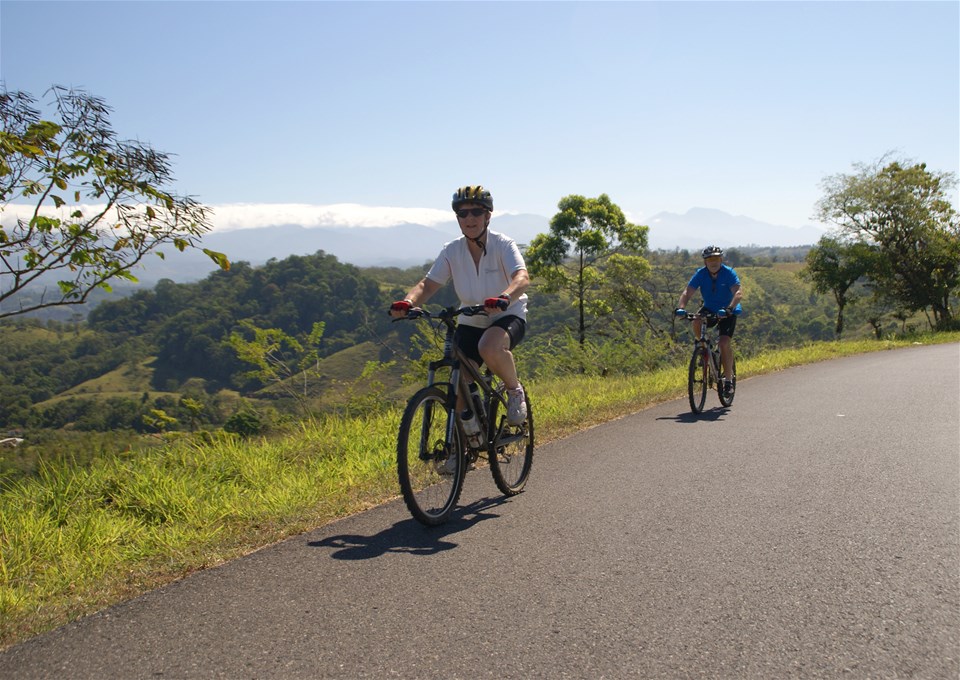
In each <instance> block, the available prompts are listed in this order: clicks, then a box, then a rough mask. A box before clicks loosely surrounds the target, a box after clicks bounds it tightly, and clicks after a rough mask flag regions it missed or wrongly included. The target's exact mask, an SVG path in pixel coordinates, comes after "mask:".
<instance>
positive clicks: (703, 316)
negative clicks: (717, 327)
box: [681, 312, 726, 321]
mask: <svg viewBox="0 0 960 680" xmlns="http://www.w3.org/2000/svg"><path fill="white" fill-rule="evenodd" d="M681 318H683V319H686V320H687V321H693V320H694V319H703V320H704V321H711V320H713V319H718V320H719V319H723V318H726V317H722V316H720V315H719V314H713V313H711V312H704V313H702V314H697V313H695V312H684V315H683V316H682V317H681Z"/></svg>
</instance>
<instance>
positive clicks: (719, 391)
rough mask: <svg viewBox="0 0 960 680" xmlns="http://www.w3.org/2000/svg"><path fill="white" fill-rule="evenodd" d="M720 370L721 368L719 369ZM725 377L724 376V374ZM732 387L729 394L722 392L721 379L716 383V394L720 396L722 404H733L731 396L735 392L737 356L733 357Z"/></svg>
mask: <svg viewBox="0 0 960 680" xmlns="http://www.w3.org/2000/svg"><path fill="white" fill-rule="evenodd" d="M721 370H722V369H721ZM724 377H726V376H724ZM731 381H732V382H733V389H732V390H730V394H729V395H727V394H724V392H723V380H719V381H717V382H718V385H717V394H718V395H719V396H720V403H721V404H723V405H724V406H731V405H732V404H733V398H734V396H736V394H737V358H736V357H734V358H733V378H732V379H731Z"/></svg>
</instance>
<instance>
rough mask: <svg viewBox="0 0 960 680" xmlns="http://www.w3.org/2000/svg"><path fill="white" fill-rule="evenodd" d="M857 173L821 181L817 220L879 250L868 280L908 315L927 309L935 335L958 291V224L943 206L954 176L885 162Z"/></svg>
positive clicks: (948, 318) (946, 323)
mask: <svg viewBox="0 0 960 680" xmlns="http://www.w3.org/2000/svg"><path fill="white" fill-rule="evenodd" d="M854 168H855V169H856V172H855V173H854V174H851V175H843V174H840V175H833V176H830V177H828V178H826V179H825V180H824V182H823V188H824V191H825V195H824V197H823V198H822V199H821V200H820V202H819V204H818V210H819V216H820V218H821V219H822V220H823V221H824V222H828V223H831V224H834V225H836V226H837V227H838V228H839V230H840V233H841V234H842V235H843V236H844V237H846V238H848V239H850V240H853V241H858V242H861V243H865V244H869V245H873V246H876V253H877V257H876V258H875V259H874V260H873V266H871V268H870V271H869V277H870V279H871V280H872V281H873V282H874V283H875V287H876V291H877V293H878V294H879V295H882V296H886V297H888V298H889V299H891V300H893V301H895V302H897V303H898V304H899V305H900V306H902V307H904V308H905V309H906V310H907V311H910V312H913V311H919V310H927V309H929V310H930V311H931V312H932V313H933V318H934V325H935V326H936V327H937V328H949V327H950V326H951V325H952V324H953V318H954V314H953V310H952V309H951V304H950V300H951V296H952V295H953V294H955V291H956V290H957V287H958V284H960V219H958V216H957V213H956V211H955V209H954V208H953V206H952V205H951V204H950V202H949V200H948V199H947V193H948V191H949V190H950V189H952V188H953V187H955V186H956V176H955V175H954V174H953V173H945V172H933V171H930V170H928V169H927V166H926V164H924V163H911V162H907V161H897V160H893V161H889V162H888V160H887V159H886V158H884V159H881V160H880V161H878V162H877V163H875V164H873V165H865V164H856V165H855V166H854Z"/></svg>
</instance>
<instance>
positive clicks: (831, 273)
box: [802, 235, 876, 339]
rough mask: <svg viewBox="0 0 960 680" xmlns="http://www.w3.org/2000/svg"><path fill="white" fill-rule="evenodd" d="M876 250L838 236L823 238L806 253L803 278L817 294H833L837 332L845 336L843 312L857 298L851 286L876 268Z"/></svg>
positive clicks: (838, 335)
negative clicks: (835, 306)
mask: <svg viewBox="0 0 960 680" xmlns="http://www.w3.org/2000/svg"><path fill="white" fill-rule="evenodd" d="M875 255H876V251H875V249H874V247H873V246H870V245H868V244H866V243H863V242H861V241H852V242H851V241H843V240H841V239H838V238H836V237H835V236H829V235H828V236H824V237H822V238H821V239H820V241H819V242H818V243H817V245H816V246H814V247H813V248H811V249H810V251H809V252H808V253H807V267H806V269H804V270H803V272H802V275H803V277H804V278H805V279H807V280H808V281H810V282H812V283H813V289H814V291H815V292H817V293H820V294H821V295H826V294H831V295H833V299H834V301H835V302H836V303H837V322H836V325H835V327H834V332H835V333H836V335H837V338H838V339H839V338H840V336H841V335H842V334H843V324H844V316H843V311H844V309H845V308H846V306H847V304H848V303H849V302H852V301H853V299H854V297H853V295H852V294H851V292H850V289H851V287H852V286H853V285H854V284H855V283H857V281H860V280H861V279H862V278H863V277H864V276H866V275H867V273H868V272H869V271H870V270H871V269H873V268H874V266H875V265H874V264H873V262H874V260H875Z"/></svg>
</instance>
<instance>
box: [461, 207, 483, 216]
mask: <svg viewBox="0 0 960 680" xmlns="http://www.w3.org/2000/svg"><path fill="white" fill-rule="evenodd" d="M486 212H487V209H486V208H464V209H463V210H458V211H457V217H459V218H461V219H462V218H464V217H466V216H467V215H473V216H474V217H480V215H483V214H485V213H486Z"/></svg>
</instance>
